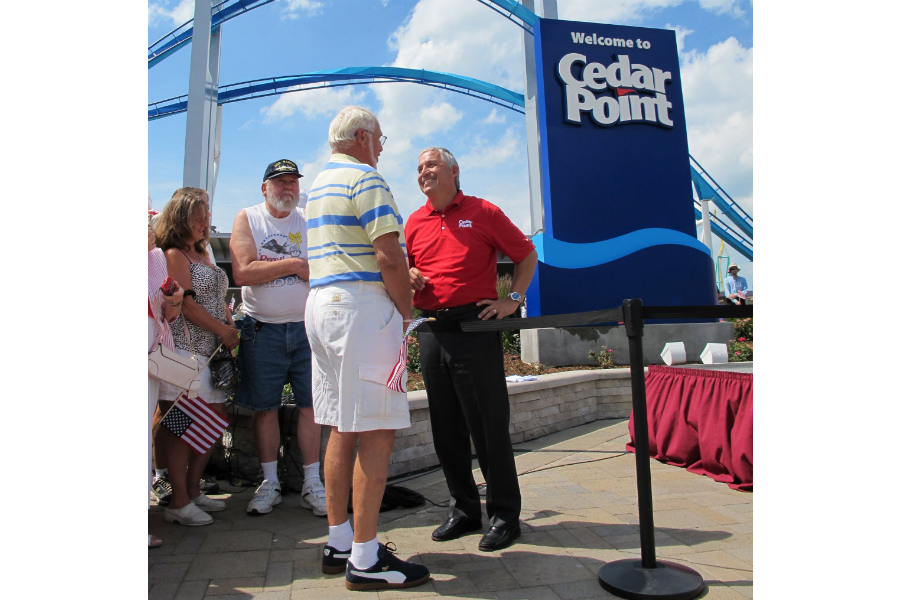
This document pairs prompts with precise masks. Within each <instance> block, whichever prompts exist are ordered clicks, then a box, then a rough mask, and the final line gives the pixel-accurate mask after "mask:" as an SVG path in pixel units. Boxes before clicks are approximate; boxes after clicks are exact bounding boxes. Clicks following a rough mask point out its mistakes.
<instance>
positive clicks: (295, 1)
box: [281, 0, 325, 19]
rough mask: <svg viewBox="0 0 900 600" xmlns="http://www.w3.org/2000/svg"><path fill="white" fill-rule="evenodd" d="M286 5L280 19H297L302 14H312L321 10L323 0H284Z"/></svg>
mask: <svg viewBox="0 0 900 600" xmlns="http://www.w3.org/2000/svg"><path fill="white" fill-rule="evenodd" d="M285 4H286V5H287V6H285V7H284V9H283V12H282V17H281V18H282V19H299V18H300V17H301V16H302V15H307V16H310V17H311V16H313V15H316V14H319V13H321V12H322V7H323V6H325V4H324V3H323V2H317V1H316V0H285Z"/></svg>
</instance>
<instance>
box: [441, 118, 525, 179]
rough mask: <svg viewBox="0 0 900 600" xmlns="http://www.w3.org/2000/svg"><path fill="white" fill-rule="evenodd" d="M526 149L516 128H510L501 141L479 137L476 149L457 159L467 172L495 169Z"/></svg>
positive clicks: (461, 167) (461, 168)
mask: <svg viewBox="0 0 900 600" xmlns="http://www.w3.org/2000/svg"><path fill="white" fill-rule="evenodd" d="M524 147H525V145H524V142H523V140H522V138H520V137H519V135H518V134H517V133H516V129H515V128H514V127H510V128H508V129H507V130H506V132H505V133H504V134H503V137H502V138H501V139H500V140H499V141H495V140H492V141H486V140H484V139H483V138H482V136H480V135H479V136H478V137H477V138H476V141H475V145H474V148H472V149H471V150H470V151H469V152H467V153H466V154H464V155H462V156H460V157H459V158H458V159H457V160H458V162H459V168H460V170H463V169H465V170H466V171H470V170H477V169H493V168H494V167H496V166H497V165H500V164H501V163H505V162H506V161H508V160H509V159H510V158H512V157H513V156H515V154H516V153H517V152H521V151H522V150H523V149H524Z"/></svg>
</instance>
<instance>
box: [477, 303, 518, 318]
mask: <svg viewBox="0 0 900 600" xmlns="http://www.w3.org/2000/svg"><path fill="white" fill-rule="evenodd" d="M475 304H476V305H477V306H484V310H482V311H481V312H480V313H478V318H479V319H481V320H482V321H487V320H488V319H494V318H496V319H502V318H503V317H506V316H509V315H511V314H513V313H514V312H516V309H517V308H519V303H518V302H516V301H515V300H513V299H512V298H502V299H500V300H489V299H487V298H485V299H484V300H480V301H478V302H476V303H475Z"/></svg>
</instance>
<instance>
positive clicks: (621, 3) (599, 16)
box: [558, 0, 683, 25]
mask: <svg viewBox="0 0 900 600" xmlns="http://www.w3.org/2000/svg"><path fill="white" fill-rule="evenodd" d="M682 2H683V0H605V1H604V2H598V1H597V0H559V2H558V7H559V18H560V19H565V20H569V21H587V22H591V23H617V24H620V25H629V24H633V23H635V22H637V21H639V20H640V19H641V18H643V17H645V16H646V15H648V14H649V13H652V12H654V11H657V10H660V9H662V8H667V7H669V6H678V5H679V4H681V3H682Z"/></svg>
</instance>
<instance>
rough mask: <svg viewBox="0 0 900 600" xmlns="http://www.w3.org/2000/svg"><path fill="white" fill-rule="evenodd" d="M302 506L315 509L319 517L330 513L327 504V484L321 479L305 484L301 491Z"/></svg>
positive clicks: (314, 512) (315, 513)
mask: <svg viewBox="0 0 900 600" xmlns="http://www.w3.org/2000/svg"><path fill="white" fill-rule="evenodd" d="M300 506H302V507H303V508H308V509H311V510H312V511H313V514H314V515H316V516H317V517H324V516H326V515H327V514H328V510H327V509H326V506H325V486H324V485H323V484H322V482H321V481H314V482H312V483H310V484H308V485H307V484H306V483H304V484H303V489H302V490H301V492H300Z"/></svg>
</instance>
